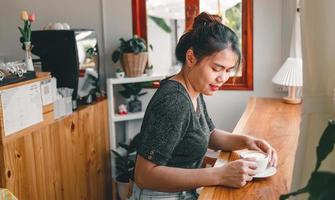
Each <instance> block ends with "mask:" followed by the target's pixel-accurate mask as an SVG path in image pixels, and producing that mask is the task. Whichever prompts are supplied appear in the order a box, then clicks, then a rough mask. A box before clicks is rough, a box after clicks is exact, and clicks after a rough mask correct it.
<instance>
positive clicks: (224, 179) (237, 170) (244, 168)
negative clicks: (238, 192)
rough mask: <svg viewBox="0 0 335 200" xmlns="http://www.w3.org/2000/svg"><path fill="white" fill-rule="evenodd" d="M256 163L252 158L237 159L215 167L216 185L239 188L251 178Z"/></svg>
mask: <svg viewBox="0 0 335 200" xmlns="http://www.w3.org/2000/svg"><path fill="white" fill-rule="evenodd" d="M256 168H257V163H256V162H255V161H254V159H239V160H235V161H232V162H229V163H227V164H225V165H224V166H222V167H218V168H216V169H217V177H218V178H219V183H218V185H225V186H229V187H234V188H240V187H243V186H244V185H246V184H247V182H248V181H251V180H252V176H253V175H255V174H256V173H255V169H256Z"/></svg>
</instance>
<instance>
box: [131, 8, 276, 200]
mask: <svg viewBox="0 0 335 200" xmlns="http://www.w3.org/2000/svg"><path fill="white" fill-rule="evenodd" d="M220 21H221V19H220V18H219V17H218V16H214V15H209V14H207V13H201V14H200V15H199V16H197V17H196V18H195V21H194V24H193V27H192V30H191V31H189V32H187V33H185V34H184V35H183V36H182V37H181V38H180V40H179V42H178V44H177V47H176V57H177V59H178V60H179V61H180V62H182V63H183V67H182V70H181V71H180V72H179V73H178V74H176V75H175V76H173V77H171V78H169V79H166V80H163V81H162V82H161V87H160V88H159V89H158V90H157V92H156V93H155V95H154V96H153V98H152V99H151V101H150V103H149V105H148V107H147V110H146V113H145V117H144V120H143V124H142V127H141V132H140V134H141V143H140V145H139V147H138V149H137V159H136V166H135V174H134V177H135V184H134V187H133V195H132V199H171V200H173V199H176V200H177V199H196V198H197V194H196V192H195V189H196V188H198V187H202V186H209V185H225V186H229V187H236V188H238V187H242V186H244V185H245V184H246V183H247V182H248V181H251V180H252V176H253V175H254V174H255V169H256V167H257V164H256V163H255V162H254V161H253V160H242V159H240V160H236V161H233V162H230V163H228V164H226V165H224V166H222V167H218V168H200V166H201V163H202V160H203V158H204V155H205V153H206V151H207V148H211V149H214V150H224V151H233V150H238V149H244V148H248V149H253V150H259V151H264V152H266V153H268V154H269V155H270V156H271V159H270V160H271V161H270V164H271V165H276V162H277V156H276V152H275V150H274V149H273V148H272V147H271V146H270V145H269V144H268V143H267V142H265V141H263V140H260V139H256V138H252V137H248V136H244V135H235V134H234V135H233V134H230V133H227V132H225V131H223V130H219V129H216V128H215V126H214V124H213V122H212V120H211V119H210V117H209V116H208V113H207V110H206V105H205V102H204V99H203V96H202V95H203V94H204V95H209V96H210V95H213V94H214V92H215V91H217V90H218V89H219V88H220V87H221V86H222V84H223V83H225V82H226V81H227V80H228V78H229V74H230V72H231V71H232V70H236V68H237V67H238V66H239V64H240V59H241V54H240V50H239V48H238V47H239V45H238V37H237V36H236V34H235V33H234V32H233V31H232V30H231V29H230V28H228V27H226V26H224V25H223V24H222V23H221V22H220Z"/></svg>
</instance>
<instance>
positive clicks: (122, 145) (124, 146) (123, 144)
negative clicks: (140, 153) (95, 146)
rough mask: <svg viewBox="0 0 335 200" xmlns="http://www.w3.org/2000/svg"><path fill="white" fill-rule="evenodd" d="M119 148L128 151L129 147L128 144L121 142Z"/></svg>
mask: <svg viewBox="0 0 335 200" xmlns="http://www.w3.org/2000/svg"><path fill="white" fill-rule="evenodd" d="M119 146H120V147H122V148H124V149H125V150H127V151H128V145H127V144H125V143H121V142H119Z"/></svg>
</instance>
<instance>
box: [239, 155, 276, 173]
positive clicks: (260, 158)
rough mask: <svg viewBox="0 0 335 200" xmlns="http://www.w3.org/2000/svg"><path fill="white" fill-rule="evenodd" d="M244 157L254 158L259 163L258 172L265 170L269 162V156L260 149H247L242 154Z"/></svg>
mask: <svg viewBox="0 0 335 200" xmlns="http://www.w3.org/2000/svg"><path fill="white" fill-rule="evenodd" d="M240 156H241V157H242V158H253V159H255V162H256V163H257V169H256V173H260V172H263V171H264V170H265V169H266V168H267V166H268V163H269V156H268V155H267V154H265V153H263V152H260V151H247V152H243V153H241V155H240Z"/></svg>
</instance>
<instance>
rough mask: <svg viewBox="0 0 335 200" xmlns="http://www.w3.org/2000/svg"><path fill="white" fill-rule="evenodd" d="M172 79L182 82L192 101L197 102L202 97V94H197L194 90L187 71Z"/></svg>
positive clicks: (182, 71)
mask: <svg viewBox="0 0 335 200" xmlns="http://www.w3.org/2000/svg"><path fill="white" fill-rule="evenodd" d="M171 79H172V80H175V81H178V82H180V83H181V84H182V85H183V86H184V87H185V89H186V91H187V93H188V95H189V96H190V97H191V99H192V101H196V99H197V98H198V96H199V95H200V92H197V91H196V90H195V89H194V87H193V86H192V83H191V81H190V79H189V78H188V75H187V72H186V71H185V70H181V71H180V72H179V73H178V74H176V75H175V76H173V77H172V78H171Z"/></svg>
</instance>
